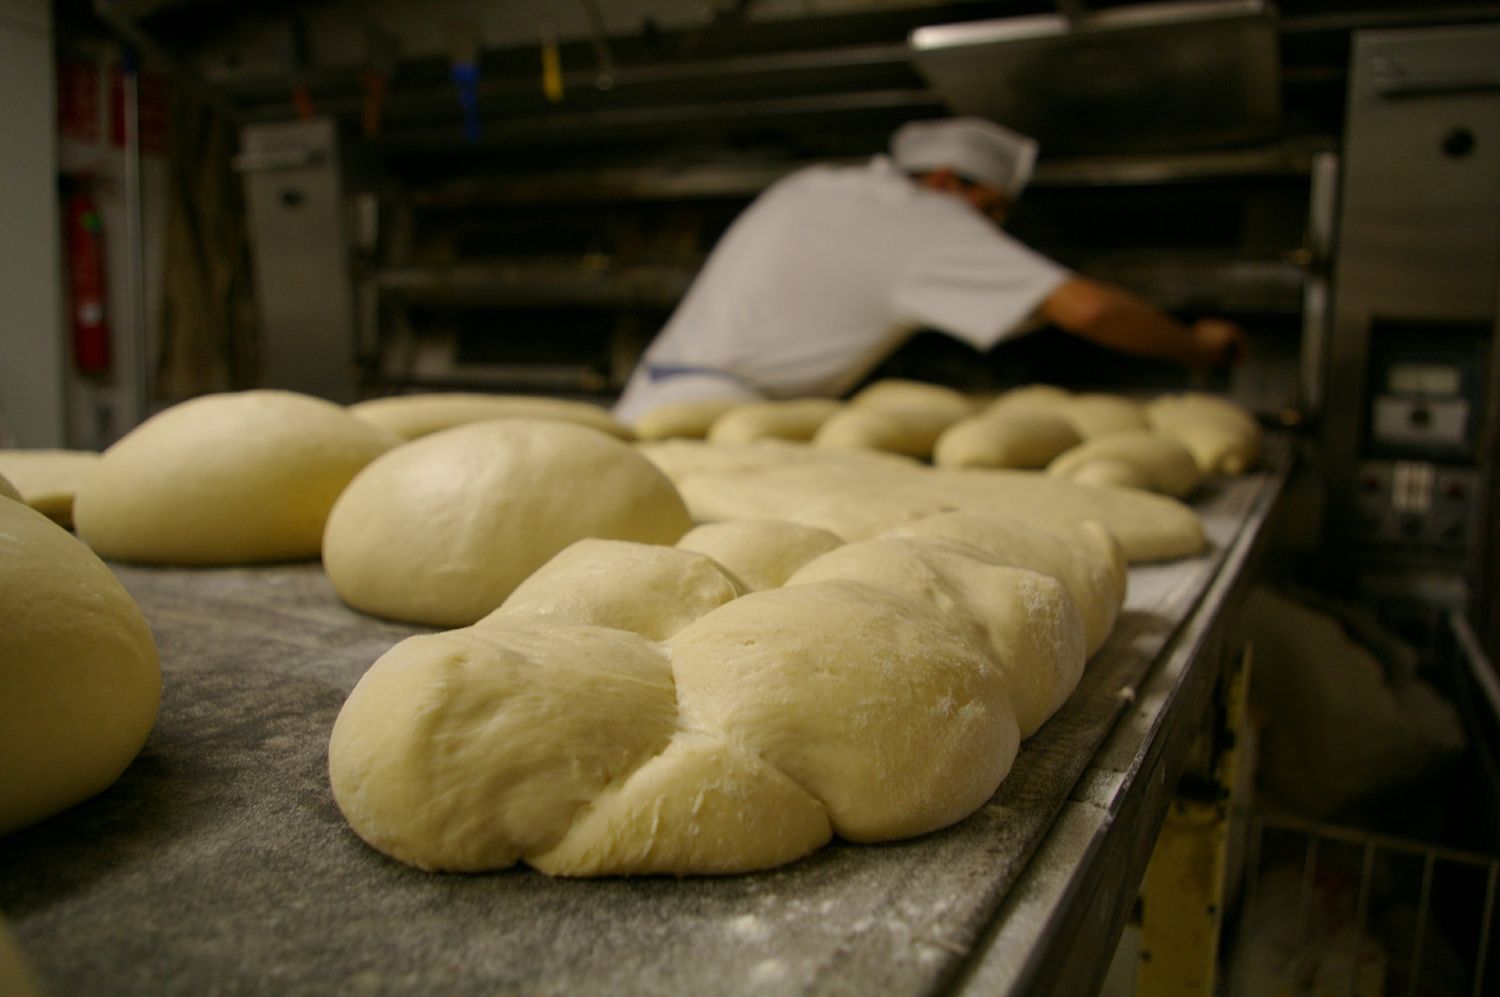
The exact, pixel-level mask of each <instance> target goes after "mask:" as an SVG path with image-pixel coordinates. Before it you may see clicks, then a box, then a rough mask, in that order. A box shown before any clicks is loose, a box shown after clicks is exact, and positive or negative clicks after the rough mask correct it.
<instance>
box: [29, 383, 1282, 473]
mask: <svg viewBox="0 0 1500 997" xmlns="http://www.w3.org/2000/svg"><path fill="white" fill-rule="evenodd" d="M1146 419H1147V421H1149V422H1150V423H1151V427H1152V428H1153V429H1155V430H1157V431H1158V432H1161V433H1166V434H1167V435H1168V436H1173V437H1176V438H1177V439H1178V440H1181V441H1182V443H1183V445H1184V446H1186V447H1187V448H1188V450H1190V451H1191V452H1192V454H1193V459H1194V460H1196V461H1197V462H1198V466H1199V467H1201V468H1202V469H1203V473H1204V474H1243V473H1244V472H1245V471H1247V470H1248V469H1250V468H1251V467H1253V466H1254V465H1255V462H1256V460H1258V459H1259V457H1260V448H1261V437H1262V435H1263V434H1262V433H1261V428H1260V423H1258V422H1256V420H1255V417H1254V416H1253V415H1251V414H1250V412H1249V411H1248V410H1246V409H1243V408H1241V407H1240V406H1238V405H1236V404H1235V403H1234V402H1231V401H1229V400H1228V399H1227V398H1220V397H1218V396H1217V395H1205V394H1200V393H1196V392H1188V393H1186V394H1181V395H1164V396H1162V397H1160V398H1157V399H1156V400H1155V401H1153V402H1151V404H1149V405H1148V406H1147V407H1146ZM3 468H4V465H0V470H3Z"/></svg>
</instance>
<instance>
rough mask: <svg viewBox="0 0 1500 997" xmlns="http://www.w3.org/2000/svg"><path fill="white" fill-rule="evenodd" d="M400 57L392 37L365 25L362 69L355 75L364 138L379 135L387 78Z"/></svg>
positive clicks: (386, 90) (387, 91) (397, 46)
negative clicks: (360, 92)
mask: <svg viewBox="0 0 1500 997" xmlns="http://www.w3.org/2000/svg"><path fill="white" fill-rule="evenodd" d="M400 55H401V49H400V45H399V43H398V42H397V41H396V39H395V38H394V37H393V36H392V35H390V34H389V33H388V32H386V31H384V30H382V29H381V28H379V27H377V26H375V25H373V24H370V25H366V27H365V68H364V69H363V70H361V71H360V74H359V83H360V89H361V90H363V91H364V102H363V104H362V105H361V106H360V115H359V125H360V131H361V132H363V133H364V136H365V138H375V137H376V136H378V135H379V134H380V122H381V118H382V117H383V116H384V114H385V104H386V99H387V97H388V96H389V95H390V87H391V78H392V77H393V76H395V75H396V64H397V62H398V61H399V60H400Z"/></svg>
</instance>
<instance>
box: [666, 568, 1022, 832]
mask: <svg viewBox="0 0 1500 997" xmlns="http://www.w3.org/2000/svg"><path fill="white" fill-rule="evenodd" d="M669 646H670V647H671V649H672V672H673V675H674V676H675V677H676V680H677V696H678V701H679V704H680V709H681V711H682V714H683V717H684V726H688V727H692V726H702V727H705V728H707V729H710V730H714V729H717V730H722V731H724V732H725V733H726V734H728V735H729V736H730V737H731V738H732V739H734V740H735V741H737V742H738V743H739V744H741V745H743V746H744V747H745V748H747V749H748V750H750V751H752V752H754V753H755V754H756V755H758V756H760V757H761V758H763V759H765V760H766V761H767V762H769V763H770V764H772V765H774V766H775V767H776V768H778V769H780V770H781V771H782V772H783V773H785V774H786V775H787V776H789V777H790V778H791V780H792V781H793V782H795V783H796V784H797V785H799V786H801V787H802V788H803V789H805V790H806V791H807V792H808V793H810V794H811V795H812V796H814V797H815V798H817V799H818V800H819V801H821V802H822V804H823V806H824V807H825V808H826V809H827V811H828V816H829V820H830V822H831V823H832V824H833V828H834V830H835V831H836V832H837V833H838V834H839V835H841V836H843V837H844V838H847V839H849V840H851V841H879V840H885V839H889V838H898V837H906V836H909V835H914V834H922V833H925V832H927V831H931V830H935V829H937V828H939V827H944V826H946V825H948V824H951V823H953V822H954V821H956V820H959V819H961V818H963V817H965V816H967V815H968V814H970V813H972V812H973V811H974V810H975V809H976V808H977V807H979V806H980V805H981V804H983V803H984V802H985V801H986V800H987V799H989V797H990V796H991V794H993V793H994V791H995V788H996V787H997V786H998V785H999V784H1000V780H1001V779H1003V778H1004V777H1005V775H1006V773H1007V772H1008V771H1009V770H1010V765H1011V762H1012V761H1013V760H1014V758H1015V755H1016V748H1017V745H1018V741H1019V734H1018V730H1017V727H1016V720H1015V714H1014V713H1013V712H1012V710H1011V707H1010V703H1009V696H1010V692H1009V688H1008V686H1007V683H1006V680H1005V677H1004V676H1003V675H1002V673H1001V672H1000V670H999V669H998V668H997V667H996V665H995V664H994V663H993V662H991V661H990V660H989V658H988V657H987V655H986V652H985V649H984V647H983V646H982V645H981V644H980V643H979V642H978V641H976V640H974V639H973V638H972V636H971V635H970V634H967V633H964V632H962V630H961V629H960V628H956V627H953V626H952V625H951V624H950V622H949V621H948V620H946V619H944V617H943V616H941V615H940V614H938V613H936V612H934V611H933V610H932V608H931V606H930V604H928V603H926V602H924V601H922V600H920V599H914V598H911V597H908V596H904V595H900V594H897V593H895V592H888V591H886V590H884V589H881V588H877V587H875V586H874V585H867V584H863V583H860V582H853V581H844V580H838V581H827V582H819V583H816V584H807V585H798V586H795V587H787V588H778V589H767V590H766V591H764V592H752V593H751V594H750V595H747V596H744V597H743V598H740V599H736V600H735V601H734V602H731V603H729V604H728V605H726V606H722V607H720V608H719V609H716V610H714V611H713V612H712V613H709V614H708V615H707V616H704V617H702V618H700V619H699V620H698V621H697V622H696V623H693V624H691V625H689V626H688V627H686V628H684V629H683V630H682V631H680V632H679V633H678V634H677V636H675V637H673V638H672V640H671V641H670V642H669Z"/></svg>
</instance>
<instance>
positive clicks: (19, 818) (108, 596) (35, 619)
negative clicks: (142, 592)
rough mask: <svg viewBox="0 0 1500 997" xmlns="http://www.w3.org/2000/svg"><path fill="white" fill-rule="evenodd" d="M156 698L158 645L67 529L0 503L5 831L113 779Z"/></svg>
mask: <svg viewBox="0 0 1500 997" xmlns="http://www.w3.org/2000/svg"><path fill="white" fill-rule="evenodd" d="M160 699H161V662H160V659H159V658H158V657H157V653H156V645H155V643H154V642H153V641H152V639H151V631H150V629H149V628H148V627H147V626H146V620H145V617H143V616H142V615H141V611H140V609H139V608H138V607H137V606H136V604H135V601H134V600H133V599H131V598H130V596H129V594H128V593H126V591H125V589H124V587H123V586H121V585H120V583H119V581H118V580H117V579H116V578H115V576H114V575H113V574H111V573H110V570H109V569H108V568H107V567H105V565H104V562H103V561H101V560H99V558H98V557H97V556H95V555H94V553H93V552H92V551H90V550H89V549H88V548H87V547H85V546H84V545H83V544H81V543H79V542H78V540H77V539H76V538H74V537H73V536H72V535H71V534H69V533H68V532H67V531H66V530H64V529H63V528H62V527H60V526H58V525H57V524H56V523H54V522H52V521H51V520H50V519H48V518H47V517H45V516H43V515H42V514H41V513H39V512H36V511H35V510H33V509H30V508H28V507H26V506H24V505H22V504H21V503H19V502H15V501H11V500H8V499H0V834H4V833H5V832H7V831H12V830H15V829H16V828H18V827H23V826H25V825H27V824H31V823H33V822H35V821H38V820H41V819H42V818H43V817H47V816H49V815H51V814H54V813H56V812H58V811H59V810H62V809H64V808H66V807H70V806H72V805H73V804H75V803H78V802H80V801H82V800H85V799H87V798H88V797H90V796H93V795H94V794H95V793H98V792H100V791H101V790H103V789H105V788H106V787H107V786H109V785H110V784H112V783H113V782H114V781H115V780H116V779H118V778H119V777H120V773H122V772H124V771H125V767H126V766H127V765H129V764H130V762H131V759H133V758H135V756H136V754H137V753H139V752H140V750H141V746H142V745H144V744H145V742H146V735H147V734H148V733H150V731H151V726H152V724H153V723H155V722H156V710H157V706H158V704H159V702H160Z"/></svg>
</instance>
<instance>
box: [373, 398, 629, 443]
mask: <svg viewBox="0 0 1500 997" xmlns="http://www.w3.org/2000/svg"><path fill="white" fill-rule="evenodd" d="M349 413H350V414H351V415H354V416H356V417H358V418H360V419H363V420H365V421H366V422H368V423H370V424H371V425H375V426H379V427H380V428H382V429H385V430H387V431H389V432H391V433H394V434H395V435H397V436H399V437H401V438H402V439H403V440H415V439H417V438H419V437H422V436H427V435H429V434H431V433H436V432H439V431H440V430H444V429H452V428H453V427H454V426H464V425H467V424H468V423H471V422H483V421H485V420H487V419H541V420H544V421H556V422H571V423H575V424H577V425H580V426H588V427H589V428H590V429H597V430H599V431H600V432H603V433H608V434H609V435H611V436H615V437H618V438H620V439H622V440H628V439H630V437H631V433H630V430H629V429H627V428H625V427H624V426H622V425H620V424H619V423H618V422H616V421H615V419H614V417H613V416H611V415H610V414H609V413H608V412H606V411H604V409H602V408H600V407H599V406H598V405H591V404H589V403H588V402H579V401H572V400H570V399H567V398H539V397H536V396H533V395H481V394H477V393H472V392H462V391H454V392H441V393H434V394H420V395H393V396H391V397H390V398H371V399H370V400H369V401H363V402H355V403H354V404H353V405H350V406H349Z"/></svg>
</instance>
